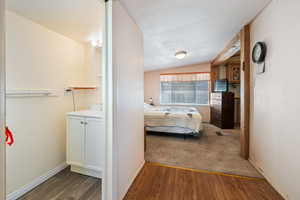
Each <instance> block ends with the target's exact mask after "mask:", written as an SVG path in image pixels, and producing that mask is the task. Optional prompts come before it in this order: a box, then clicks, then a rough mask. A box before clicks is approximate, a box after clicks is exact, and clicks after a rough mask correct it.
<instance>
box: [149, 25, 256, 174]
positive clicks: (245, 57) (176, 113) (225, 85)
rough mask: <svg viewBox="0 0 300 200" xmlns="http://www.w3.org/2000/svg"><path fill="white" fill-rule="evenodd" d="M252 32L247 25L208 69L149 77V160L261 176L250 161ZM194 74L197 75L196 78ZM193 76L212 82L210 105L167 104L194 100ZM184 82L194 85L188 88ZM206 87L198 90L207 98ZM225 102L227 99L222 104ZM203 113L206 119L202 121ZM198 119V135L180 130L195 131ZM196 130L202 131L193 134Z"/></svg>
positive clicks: (177, 70) (184, 69) (179, 69)
mask: <svg viewBox="0 0 300 200" xmlns="http://www.w3.org/2000/svg"><path fill="white" fill-rule="evenodd" d="M249 34H250V31H249V27H248V26H245V27H244V28H243V29H242V30H241V32H240V33H239V34H237V36H236V37H235V38H234V39H233V40H232V41H231V42H230V43H229V44H228V45H227V46H226V48H225V49H224V50H223V51H222V52H221V53H220V55H219V56H218V57H217V58H216V59H215V60H214V61H213V62H212V63H209V67H208V68H207V66H206V65H207V63H204V64H203V63H201V64H198V65H196V66H188V67H186V66H184V67H177V68H173V69H168V70H165V71H152V72H146V73H145V126H146V128H145V138H146V142H145V144H146V148H145V151H146V152H145V158H146V161H148V162H153V163H159V164H163V165H168V166H173V167H184V168H192V169H196V170H207V171H213V172H221V173H226V174H235V175H242V176H249V177H261V175H260V174H259V173H258V172H257V170H256V169H255V168H254V167H253V166H252V165H251V164H250V163H249V161H248V160H247V159H248V155H249V128H248V127H249V95H250V94H249V81H250V79H249V75H250V69H249V66H250V42H249ZM194 67H195V68H194ZM205 73H207V74H208V75H209V76H208V77H207V79H199V80H198V79H197V78H196V77H197V76H198V75H199V76H200V74H202V75H203V74H205ZM195 74H198V75H195ZM192 76H195V77H193V78H191V77H192ZM188 77H189V78H191V80H193V81H195V80H196V81H206V80H209V86H208V87H207V88H208V90H209V94H208V101H209V103H208V104H206V105H205V102H204V103H203V102H201V103H202V105H200V104H198V105H197V104H196V103H191V104H192V105H189V104H184V103H182V104H181V105H178V104H175V105H174V104H168V103H165V102H164V101H168V100H169V99H168V98H175V97H176V98H175V99H176V100H177V101H181V100H185V97H187V96H188V94H189V95H191V96H193V94H195V92H194V91H193V89H191V87H192V86H191V85H193V84H194V85H197V84H195V83H191V82H188V81H191V80H190V79H189V78H188ZM184 81H187V82H188V83H187V82H186V83H185V84H182V83H181V82H184ZM201 86H203V83H202V85H201ZM201 86H200V87H198V88H197V87H194V88H196V89H195V90H199V91H201V95H202V96H203V94H206V93H205V91H206V89H207V88H204V87H201ZM178 87H179V89H177V88H178ZM164 90H166V91H164ZM157 94H159V95H157ZM174 96H175V97H174ZM191 96H190V97H191ZM194 96H195V95H194ZM222 98H223V100H220V99H222ZM166 99H167V100H166ZM178 99H179V100H178ZM220 101H222V103H221V104H219V103H220ZM225 104H227V105H225ZM221 106H224V107H225V108H222V107H221ZM220 109H221V110H222V111H224V109H225V110H226V109H227V113H225V114H224V113H222V112H221V110H220ZM197 113H198V114H199V116H200V117H196V116H198V114H197ZM172 117H173V118H172ZM166 118H168V120H167V122H166V123H167V125H166V127H164V126H163V125H162V123H163V121H164V119H166ZM196 118H200V119H201V123H200V125H197V124H195V123H194V127H197V128H198V131H197V129H194V131H187V130H182V129H181V130H179V129H178V126H179V127H181V128H182V127H185V128H190V130H193V128H192V126H189V125H191V124H193V122H192V121H193V120H192V119H196ZM155 120H156V122H155ZM184 123H185V124H184ZM170 126H171V128H170ZM175 129H176V130H175ZM193 132H194V133H197V132H198V133H197V134H192V133H193ZM174 133H177V134H174Z"/></svg>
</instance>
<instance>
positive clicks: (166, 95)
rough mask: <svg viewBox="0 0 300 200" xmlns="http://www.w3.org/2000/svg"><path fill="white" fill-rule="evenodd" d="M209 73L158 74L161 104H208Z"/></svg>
mask: <svg viewBox="0 0 300 200" xmlns="http://www.w3.org/2000/svg"><path fill="white" fill-rule="evenodd" d="M209 80H210V73H200V72H199V73H198V72H193V73H179V74H178V73H176V74H161V75H160V90H161V92H160V93H161V94H160V101H161V104H190V105H208V104H209V87H210V85H209Z"/></svg>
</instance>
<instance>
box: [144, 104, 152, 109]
mask: <svg viewBox="0 0 300 200" xmlns="http://www.w3.org/2000/svg"><path fill="white" fill-rule="evenodd" d="M152 107H153V106H151V105H150V104H147V103H144V109H147V108H152Z"/></svg>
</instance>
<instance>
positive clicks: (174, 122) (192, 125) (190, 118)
mask: <svg viewBox="0 0 300 200" xmlns="http://www.w3.org/2000/svg"><path fill="white" fill-rule="evenodd" d="M145 126H146V127H147V128H148V129H149V130H155V129H156V130H165V131H162V132H168V128H169V130H179V131H176V133H182V134H187V132H190V133H199V132H200V131H201V130H202V117H201V115H200V113H199V112H198V110H197V109H196V108H193V107H174V106H158V107H156V106H151V107H148V106H147V107H145ZM180 129H181V130H185V131H182V132H181V131H180Z"/></svg>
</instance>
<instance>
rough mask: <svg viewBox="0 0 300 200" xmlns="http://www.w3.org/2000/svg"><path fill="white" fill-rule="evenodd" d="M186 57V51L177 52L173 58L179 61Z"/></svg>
mask: <svg viewBox="0 0 300 200" xmlns="http://www.w3.org/2000/svg"><path fill="white" fill-rule="evenodd" d="M186 55H187V52H186V51H178V52H176V53H175V57H176V58H177V59H180V60H181V59H183V58H185V57H186Z"/></svg>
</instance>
